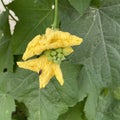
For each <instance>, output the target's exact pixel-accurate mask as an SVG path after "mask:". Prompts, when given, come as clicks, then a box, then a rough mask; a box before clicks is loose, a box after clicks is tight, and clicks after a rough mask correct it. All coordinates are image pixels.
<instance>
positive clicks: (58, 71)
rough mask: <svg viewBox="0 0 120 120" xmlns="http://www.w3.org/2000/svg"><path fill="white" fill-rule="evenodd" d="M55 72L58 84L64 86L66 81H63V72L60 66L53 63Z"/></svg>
mask: <svg viewBox="0 0 120 120" xmlns="http://www.w3.org/2000/svg"><path fill="white" fill-rule="evenodd" d="M53 71H54V74H55V77H56V79H57V80H58V82H59V83H60V84H61V85H63V84H64V79H63V75H62V71H61V69H60V65H59V64H55V63H53Z"/></svg>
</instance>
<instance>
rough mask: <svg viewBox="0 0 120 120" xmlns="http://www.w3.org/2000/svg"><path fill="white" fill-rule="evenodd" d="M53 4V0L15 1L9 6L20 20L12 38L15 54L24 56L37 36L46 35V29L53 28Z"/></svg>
mask: <svg viewBox="0 0 120 120" xmlns="http://www.w3.org/2000/svg"><path fill="white" fill-rule="evenodd" d="M53 2H54V1H53V0H40V1H37V0H14V1H13V2H12V3H11V4H10V5H9V6H8V7H9V8H10V9H11V10H13V11H14V12H15V14H16V15H17V16H18V19H19V21H18V22H17V25H16V27H15V30H14V34H13V36H12V49H13V53H14V54H22V53H23V52H24V50H25V48H26V45H27V44H28V42H29V41H30V40H31V39H32V38H33V37H35V35H37V34H40V33H44V31H45V28H46V27H51V24H52V20H53V10H52V4H53Z"/></svg>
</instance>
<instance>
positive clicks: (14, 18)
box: [1, 0, 17, 22]
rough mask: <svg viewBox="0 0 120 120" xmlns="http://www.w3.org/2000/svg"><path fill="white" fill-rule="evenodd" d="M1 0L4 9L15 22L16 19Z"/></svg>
mask: <svg viewBox="0 0 120 120" xmlns="http://www.w3.org/2000/svg"><path fill="white" fill-rule="evenodd" d="M1 2H2V4H3V6H4V8H5V9H6V11H8V13H9V15H10V17H11V18H12V19H13V20H14V21H15V22H17V20H16V19H15V18H14V17H13V16H12V14H11V13H10V12H9V9H8V8H7V7H6V5H5V3H4V2H3V0H1Z"/></svg>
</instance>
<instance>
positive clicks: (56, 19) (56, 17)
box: [52, 0, 58, 29]
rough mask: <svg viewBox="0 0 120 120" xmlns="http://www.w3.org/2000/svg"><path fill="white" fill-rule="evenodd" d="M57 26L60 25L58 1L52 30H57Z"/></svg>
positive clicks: (56, 1)
mask: <svg viewBox="0 0 120 120" xmlns="http://www.w3.org/2000/svg"><path fill="white" fill-rule="evenodd" d="M57 25H58V0H55V14H54V21H53V24H52V29H56V28H57Z"/></svg>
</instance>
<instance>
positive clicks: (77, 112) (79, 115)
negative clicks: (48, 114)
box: [58, 101, 86, 120]
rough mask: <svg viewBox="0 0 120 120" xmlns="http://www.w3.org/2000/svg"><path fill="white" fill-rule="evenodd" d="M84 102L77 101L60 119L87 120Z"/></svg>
mask: <svg viewBox="0 0 120 120" xmlns="http://www.w3.org/2000/svg"><path fill="white" fill-rule="evenodd" d="M83 109H84V102H83V101H82V102H80V103H77V104H76V105H75V106H74V107H70V108H69V110H68V111H67V112H66V113H65V114H63V115H61V116H60V117H59V119H58V120H86V118H85V114H84V111H83Z"/></svg>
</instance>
